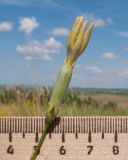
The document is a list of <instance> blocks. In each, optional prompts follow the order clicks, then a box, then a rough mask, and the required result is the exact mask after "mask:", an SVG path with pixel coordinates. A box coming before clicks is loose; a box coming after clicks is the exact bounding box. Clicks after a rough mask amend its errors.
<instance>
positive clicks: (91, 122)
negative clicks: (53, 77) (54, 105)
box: [0, 116, 128, 160]
mask: <svg viewBox="0 0 128 160" xmlns="http://www.w3.org/2000/svg"><path fill="white" fill-rule="evenodd" d="M45 122H46V120H45V118H44V117H0V160H29V159H30V156H31V153H32V150H33V149H35V148H36V146H37V144H38V141H39V138H40V136H41V132H42V129H44V127H45ZM37 160H128V117H120V116H119V117H107V116H106V117H100V116H98V117H61V118H59V117H57V118H55V120H54V121H53V123H52V124H51V126H50V128H49V130H48V134H47V137H46V139H45V141H44V143H43V145H42V147H41V149H40V151H39V153H38V156H37Z"/></svg>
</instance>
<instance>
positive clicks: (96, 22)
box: [83, 13, 113, 27]
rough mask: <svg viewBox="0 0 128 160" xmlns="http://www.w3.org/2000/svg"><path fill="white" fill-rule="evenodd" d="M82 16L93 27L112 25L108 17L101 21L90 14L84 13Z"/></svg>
mask: <svg viewBox="0 0 128 160" xmlns="http://www.w3.org/2000/svg"><path fill="white" fill-rule="evenodd" d="M83 16H84V17H85V19H87V20H88V21H93V22H94V25H95V27H104V26H107V25H111V24H113V20H112V19H111V18H110V17H107V18H106V19H103V18H100V17H95V16H94V14H93V13H91V14H88V13H85V14H84V15H83Z"/></svg>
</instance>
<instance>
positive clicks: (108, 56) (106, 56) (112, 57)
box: [102, 52, 118, 60]
mask: <svg viewBox="0 0 128 160" xmlns="http://www.w3.org/2000/svg"><path fill="white" fill-rule="evenodd" d="M102 57H103V58H104V59H108V60H115V59H117V58H118V56H117V55H116V54H115V53H114V52H106V53H104V54H103V55H102Z"/></svg>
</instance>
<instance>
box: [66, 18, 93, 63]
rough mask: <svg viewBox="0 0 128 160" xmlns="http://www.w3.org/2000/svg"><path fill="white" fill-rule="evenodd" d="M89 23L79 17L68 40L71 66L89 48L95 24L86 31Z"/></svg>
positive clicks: (67, 59)
mask: <svg viewBox="0 0 128 160" xmlns="http://www.w3.org/2000/svg"><path fill="white" fill-rule="evenodd" d="M86 23H87V21H85V20H84V18H83V17H77V18H76V21H75V22H74V25H73V27H72V29H71V31H70V33H69V37H68V40H67V58H66V61H67V63H69V64H70V65H72V64H74V63H75V62H76V60H77V58H78V57H79V56H80V55H81V54H82V52H83V51H84V50H85V48H86V47H87V44H88V42H89V39H90V36H91V32H92V29H93V26H94V23H91V24H90V26H89V27H88V29H87V30H86V31H85V28H86Z"/></svg>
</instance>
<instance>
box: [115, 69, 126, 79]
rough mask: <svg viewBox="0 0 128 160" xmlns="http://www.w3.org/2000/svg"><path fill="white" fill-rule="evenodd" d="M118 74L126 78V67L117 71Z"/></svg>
mask: <svg viewBox="0 0 128 160" xmlns="http://www.w3.org/2000/svg"><path fill="white" fill-rule="evenodd" d="M117 74H118V76H120V77H123V78H128V68H125V69H122V70H120V71H118V72H117Z"/></svg>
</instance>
